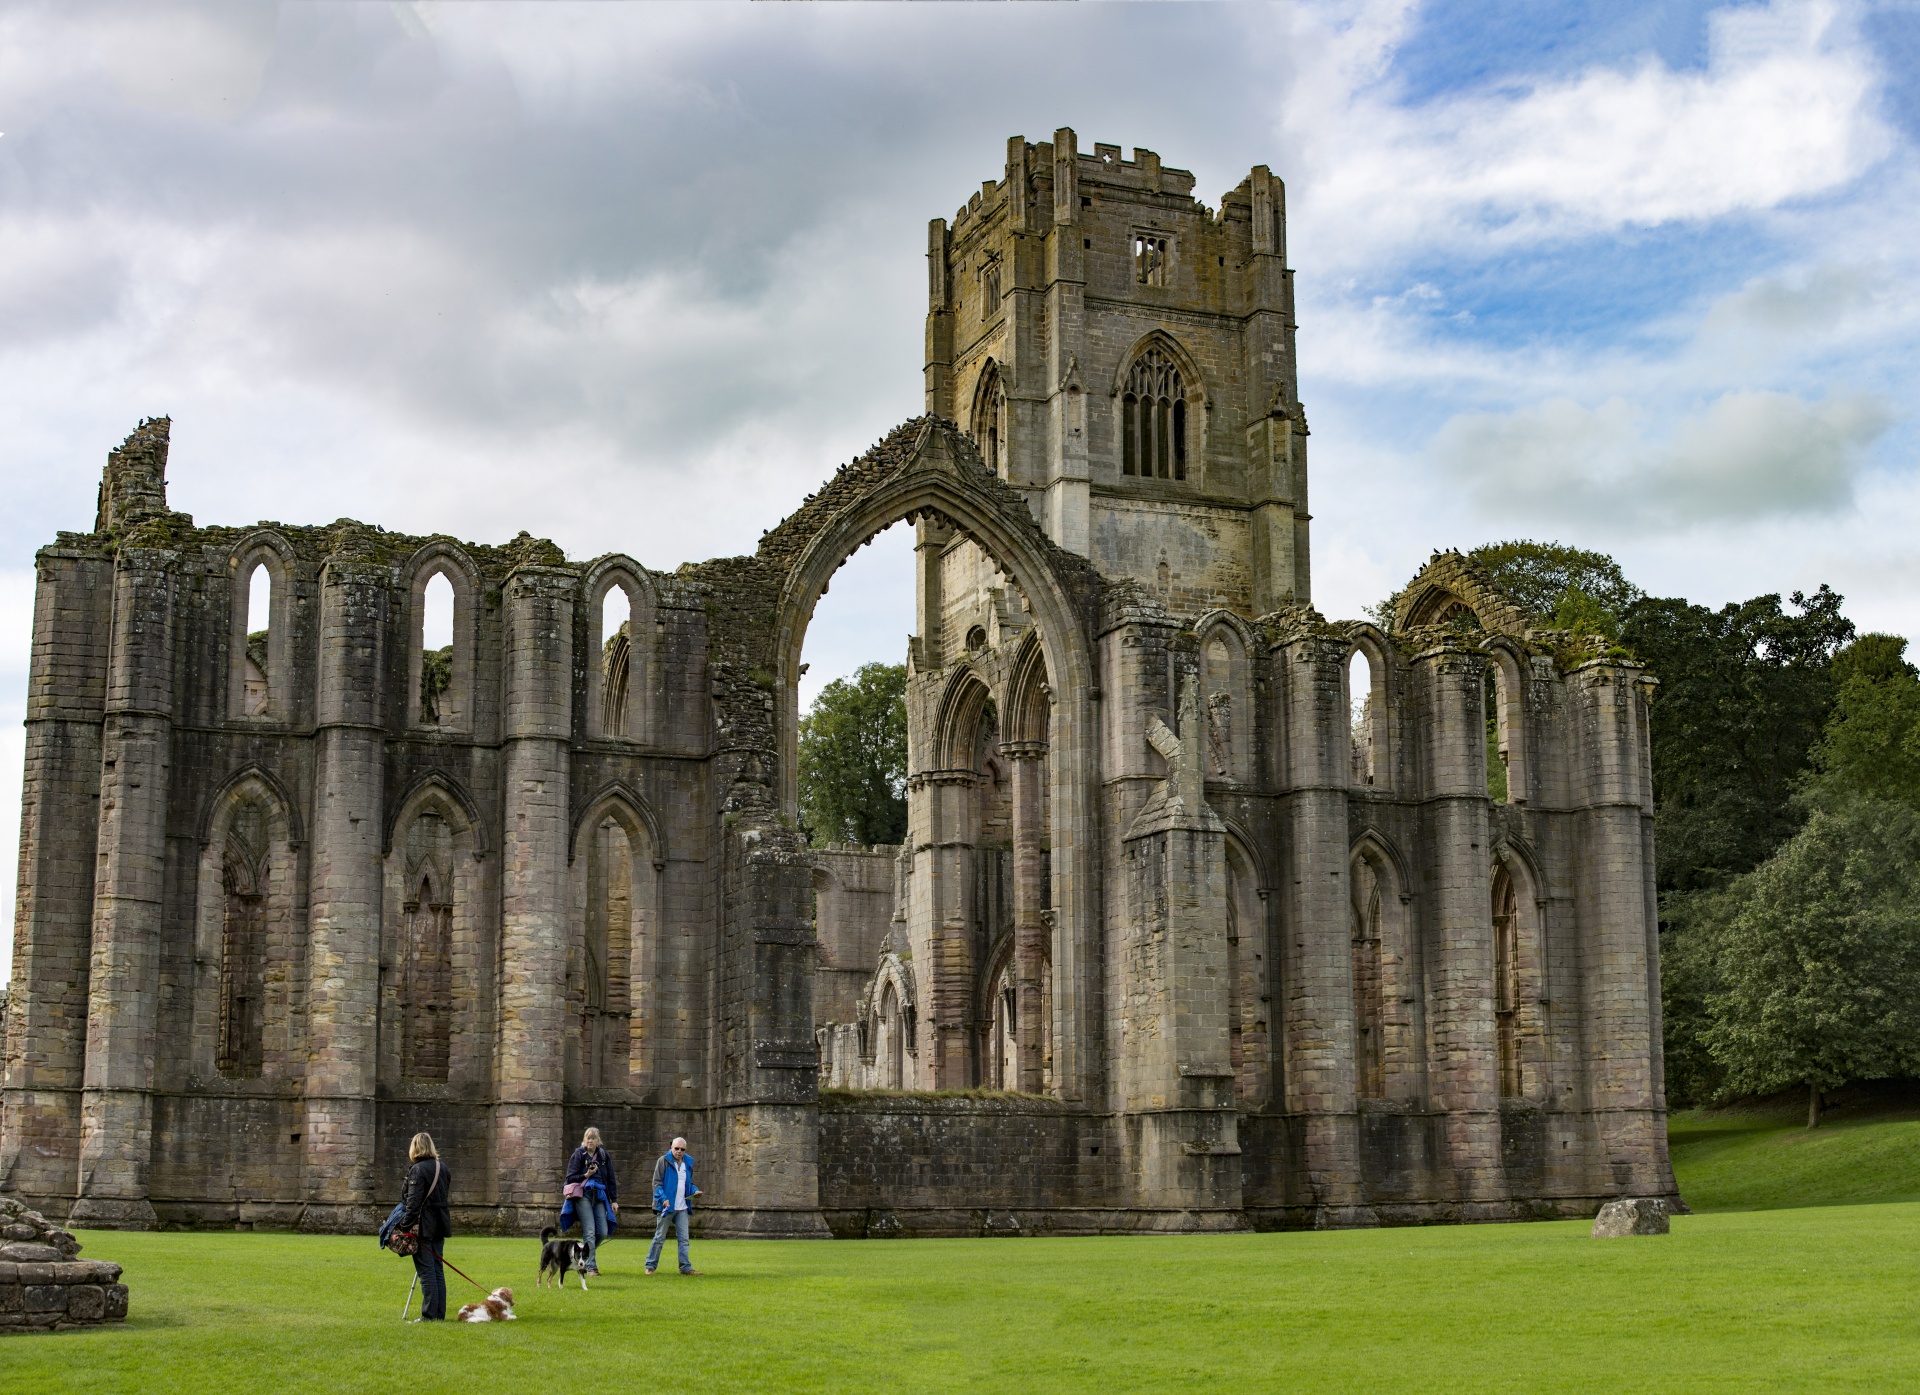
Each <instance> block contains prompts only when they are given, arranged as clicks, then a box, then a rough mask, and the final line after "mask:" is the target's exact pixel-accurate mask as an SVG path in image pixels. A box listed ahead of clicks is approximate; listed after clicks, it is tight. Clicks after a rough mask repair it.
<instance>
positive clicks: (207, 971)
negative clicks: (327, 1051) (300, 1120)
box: [192, 768, 306, 1080]
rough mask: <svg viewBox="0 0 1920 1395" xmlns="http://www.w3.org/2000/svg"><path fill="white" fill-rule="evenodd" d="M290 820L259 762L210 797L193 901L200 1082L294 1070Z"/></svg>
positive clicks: (298, 916)
mask: <svg viewBox="0 0 1920 1395" xmlns="http://www.w3.org/2000/svg"><path fill="white" fill-rule="evenodd" d="M299 842H300V839H299V834H298V824H297V822H296V816H295V815H294V813H293V810H292V805H291V802H290V801H289V800H288V799H287V797H286V791H285V790H284V789H283V788H282V787H281V785H280V784H279V782H278V781H276V780H274V779H273V778H272V777H271V776H269V775H267V774H266V772H264V771H262V770H259V769H258V768H251V769H248V770H243V771H241V772H239V773H238V774H236V775H234V776H233V777H231V778H230V779H229V780H228V781H227V783H226V784H225V785H224V786H223V787H222V788H221V790H220V791H219V792H218V793H217V794H215V796H214V798H213V800H212V801H211V803H210V806H209V815H208V818H207V822H206V826H205V829H204V831H203V835H202V843H201V853H200V864H199V869H198V877H197V888H196V890H197V894H196V897H195V906H196V914H195V927H194V941H195V947H194V964H195V975H194V994H193V1005H194V1006H193V1015H194V1031H193V1052H192V1058H193V1067H194V1073H195V1074H196V1075H198V1076H200V1077H201V1078H203V1079H210V1078H214V1077H219V1078H221V1079H226V1080H254V1079H269V1080H271V1079H283V1078H286V1077H288V1076H297V1075H298V1074H299V1073H300V1071H301V1069H302V1065H303V1063H304V1060H305V1053H304V1050H303V1047H304V1043H302V1042H300V1041H297V1040H295V1039H294V1033H295V1024H296V1022H297V1020H298V1016H299V1014H298V1008H299V1006H300V1003H301V1002H302V1001H304V999H303V996H302V994H301V991H300V990H301V984H302V983H303V982H304V979H305V974H304V972H303V971H302V970H303V964H304V960H303V956H304V947H305V943H306V937H305V935H304V934H303V933H302V930H303V928H304V924H303V922H304V920H305V905H304V899H303V897H302V894H301V891H300V887H301V885H302V880H303V879H302V878H301V877H300V876H299V867H298V855H299V854H298V849H299Z"/></svg>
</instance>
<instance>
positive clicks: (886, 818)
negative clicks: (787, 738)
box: [800, 664, 907, 843]
mask: <svg viewBox="0 0 1920 1395" xmlns="http://www.w3.org/2000/svg"><path fill="white" fill-rule="evenodd" d="M906 691H907V668H906V665H905V664H866V665H864V666H862V667H861V668H860V669H859V670H858V671H857V672H856V673H855V674H854V675H853V677H852V678H851V679H846V678H836V679H834V680H833V682H831V683H829V684H827V686H826V687H824V688H822V689H821V690H820V695H819V696H818V697H817V698H815V699H814V700H813V706H812V707H811V708H810V709H809V710H808V712H807V715H806V716H805V717H803V718H801V720H800V823H801V826H802V828H803V830H804V831H805V832H806V834H807V836H808V838H810V839H811V840H812V841H814V842H816V843H828V842H850V843H899V842H902V841H904V840H905V838H906V836H907V704H906Z"/></svg>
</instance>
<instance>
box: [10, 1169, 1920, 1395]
mask: <svg viewBox="0 0 1920 1395" xmlns="http://www.w3.org/2000/svg"><path fill="white" fill-rule="evenodd" d="M1587 1229H1588V1227H1587V1224H1586V1223H1585V1222H1554V1223H1549V1224H1537V1225H1489V1226H1443V1227H1432V1228H1427V1229H1409V1230H1372V1231H1336V1232H1322V1233H1311V1232H1309V1233H1292V1234H1279V1235H1228V1236H1138V1237H1120V1238H1112V1239H1073V1240H1066V1239H1062V1240H1045V1239H1024V1240H1012V1239H1005V1240H907V1241H879V1240H864V1241H820V1242H807V1241H772V1242H758V1243H755V1242H741V1241H734V1242H731V1243H716V1242H707V1243H701V1242H696V1248H695V1256H696V1261H697V1262H698V1263H699V1265H700V1266H701V1267H702V1268H703V1269H704V1270H705V1271H706V1276H705V1277H703V1278H695V1279H682V1278H680V1277H678V1276H677V1275H668V1274H666V1273H664V1272H663V1273H662V1274H661V1275H660V1276H657V1277H655V1278H651V1279H649V1278H645V1277H642V1276H641V1275H640V1274H639V1273H638V1272H637V1271H638V1269H639V1266H640V1260H641V1247H640V1246H639V1245H638V1244H636V1243H635V1242H634V1241H632V1240H621V1241H615V1242H613V1243H612V1244H611V1245H610V1246H609V1247H608V1249H607V1250H606V1251H605V1252H603V1260H602V1262H603V1264H604V1265H605V1267H606V1270H607V1274H606V1277H605V1279H604V1280H597V1281H595V1283H594V1287H593V1290H592V1292H590V1293H580V1292H578V1291H575V1290H573V1289H571V1288H569V1290H568V1291H567V1292H566V1293H564V1294H555V1293H552V1292H539V1291H536V1290H535V1289H534V1288H533V1286H532V1282H531V1280H532V1269H533V1266H534V1263H535V1258H536V1255H537V1247H536V1242H534V1241H531V1240H497V1239H464V1238H463V1239H456V1240H455V1241H454V1242H453V1244H452V1245H451V1246H449V1257H451V1258H454V1259H455V1262H457V1263H458V1264H460V1265H461V1267H462V1268H464V1269H466V1270H467V1271H468V1272H469V1273H471V1274H473V1275H474V1276H475V1277H476V1278H479V1279H482V1280H484V1281H486V1282H488V1283H498V1282H501V1281H503V1280H504V1281H507V1282H511V1283H513V1284H514V1285H515V1286H516V1287H518V1288H519V1289H520V1292H521V1302H520V1312H521V1318H522V1320H521V1321H518V1322H514V1323H502V1324H497V1325H492V1326H487V1327H459V1326H455V1325H451V1324H434V1325H432V1326H426V1325H420V1326H403V1325H401V1323H400V1322H398V1321H397V1318H398V1316H399V1312H400V1303H401V1300H402V1298H403V1297H404V1296H405V1294H406V1289H407V1282H406V1280H407V1274H408V1266H407V1265H406V1264H405V1263H403V1262H402V1261H400V1260H397V1259H395V1258H393V1257H392V1256H390V1255H386V1254H382V1253H380V1252H379V1251H378V1250H376V1249H375V1247H374V1243H373V1241H372V1240H370V1239H366V1238H360V1237H352V1238H335V1237H327V1236H302V1235H285V1234H264V1233H263V1234H233V1233H226V1234H200V1235H168V1234H159V1235H151V1234H150V1235H131V1234H99V1233H96V1234H89V1235H86V1236H84V1237H83V1238H84V1239H85V1241H86V1254H87V1256H88V1257H92V1258H100V1259H112V1260H117V1261H119V1262H120V1263H122V1264H124V1265H125V1266H126V1270H127V1281H128V1283H129V1284H130V1285H131V1287H132V1294H133V1302H132V1315H131V1318H130V1320H129V1322H128V1323H127V1325H126V1326H125V1327H124V1328H120V1329H115V1330H106V1331H95V1332H86V1333H63V1334H58V1335H54V1336H41V1337H13V1338H0V1388H4V1389H7V1390H18V1391H30V1390H56V1389H62V1388H65V1387H66V1386H68V1385H69V1384H71V1383H72V1382H73V1381H74V1380H75V1379H83V1380H84V1384H85V1385H86V1387H87V1389H88V1391H89V1392H102V1393H103V1395H104V1392H117V1391H141V1392H166V1391H206V1390H211V1391H231V1390H243V1389H244V1390H253V1391H268V1392H272V1395H297V1393H298V1392H305V1391H328V1392H332V1391H361V1390H367V1391H391V1390H407V1391H419V1392H432V1391H449V1392H451V1391H459V1392H463V1393H470V1392H480V1393H481V1395H505V1393H506V1392H517V1391H522V1390H526V1391H535V1390H538V1391H548V1390H555V1389H571V1388H579V1387H585V1388H589V1389H596V1390H597V1389H602V1388H605V1389H628V1388H634V1389H645V1388H647V1387H648V1386H651V1385H656V1384H657V1385H661V1386H664V1387H667V1388H671V1389H675V1390H690V1391H691V1390H698V1391H734V1390H750V1391H756V1392H757V1391H786V1390H804V1391H845V1390H884V1391H888V1392H917V1391H949V1390H1015V1391H1045V1392H1048V1393H1049V1395H1051V1393H1052V1392H1055V1391H1092V1392H1098V1395H1118V1392H1124V1391H1135V1390H1151V1391H1166V1390H1171V1389H1182V1388H1185V1389H1208V1390H1233V1391H1268V1390H1273V1391H1289V1392H1317V1391H1338V1392H1343V1393H1344V1392H1352V1391H1395V1392H1399V1391H1409V1390H1411V1391H1429V1390H1431V1391H1473V1392H1476V1395H1477V1393H1478V1392H1485V1391H1516V1392H1517V1391H1525V1392H1530V1395H1531V1392H1542V1391H1592V1392H1606V1395H1615V1393H1616V1392H1619V1391H1639V1390H1661V1391H1668V1390H1695V1389H1699V1390H1716V1391H1726V1390H1741V1391H1748V1390H1876V1391H1877V1390H1889V1389H1914V1388H1920V1328H1916V1325H1915V1323H1914V1321H1913V1311H1912V1310H1913V1292H1914V1281H1915V1261H1914V1258H1913V1256H1914V1255H1915V1253H1916V1252H1920V1206H1878V1207H1870V1206H1849V1207H1825V1208H1819V1209H1803V1210H1791V1211H1786V1210H1783V1211H1764V1212H1747V1213H1740V1214H1721V1215H1698V1216H1682V1217H1679V1218H1678V1219H1677V1220H1676V1221H1675V1223H1674V1229H1673V1234H1672V1235H1670V1236H1666V1237H1660V1238H1653V1239H1629V1240H1593V1239H1589V1238H1588V1235H1587ZM452 1283H453V1284H454V1285H455V1287H456V1288H462V1287H464V1285H461V1284H460V1282H459V1281H458V1280H457V1279H455V1280H452Z"/></svg>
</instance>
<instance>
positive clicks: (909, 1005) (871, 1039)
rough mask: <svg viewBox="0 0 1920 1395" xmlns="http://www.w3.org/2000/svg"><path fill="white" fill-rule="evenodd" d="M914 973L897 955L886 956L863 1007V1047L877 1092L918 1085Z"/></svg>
mask: <svg viewBox="0 0 1920 1395" xmlns="http://www.w3.org/2000/svg"><path fill="white" fill-rule="evenodd" d="M916 1001H917V998H916V995H915V992H914V983H913V971H912V970H911V969H909V968H908V967H907V966H906V965H905V964H904V963H902V962H901V959H900V956H899V955H897V954H891V953H889V954H884V955H882V956H881V958H880V967H879V968H878V969H876V970H875V971H874V975H873V981H872V982H871V983H870V984H869V985H868V986H867V992H866V996H865V1001H864V1002H863V1003H862V1004H861V1012H860V1022H861V1028H862V1030H861V1047H862V1054H863V1056H864V1057H865V1058H866V1064H867V1068H868V1071H869V1078H870V1079H871V1081H872V1087H873V1088H874V1089H876V1090H905V1089H910V1088H912V1087H913V1085H914V1084H915V1058H916V1056H917V1055H918V1053H919V1045H920V1044H919V1041H918V1039H917V1037H918V1032H917V1018H918V1013H917V1010H916V1009H915V1007H914V1004H915V1002H916Z"/></svg>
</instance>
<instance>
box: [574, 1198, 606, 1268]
mask: <svg viewBox="0 0 1920 1395" xmlns="http://www.w3.org/2000/svg"><path fill="white" fill-rule="evenodd" d="M577 1209H578V1211H579V1213H580V1235H581V1238H583V1239H584V1240H585V1241H586V1242H587V1268H589V1269H598V1268H599V1261H598V1260H596V1259H595V1258H594V1252H595V1251H596V1250H598V1249H599V1247H600V1242H601V1241H602V1240H604V1239H606V1238H607V1203H606V1202H604V1201H602V1200H601V1199H600V1198H599V1197H597V1196H583V1197H581V1198H580V1205H579V1207H578V1208H577Z"/></svg>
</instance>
